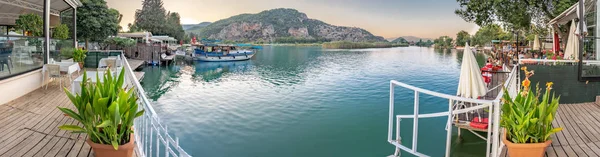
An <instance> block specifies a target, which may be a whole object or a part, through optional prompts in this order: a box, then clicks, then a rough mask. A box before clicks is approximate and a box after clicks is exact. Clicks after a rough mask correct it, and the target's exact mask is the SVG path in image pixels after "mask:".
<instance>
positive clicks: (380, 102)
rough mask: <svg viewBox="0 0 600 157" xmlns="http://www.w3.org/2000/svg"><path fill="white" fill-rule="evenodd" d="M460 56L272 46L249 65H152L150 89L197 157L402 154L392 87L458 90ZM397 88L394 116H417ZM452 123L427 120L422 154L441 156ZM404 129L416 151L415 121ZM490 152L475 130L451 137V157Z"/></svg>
mask: <svg viewBox="0 0 600 157" xmlns="http://www.w3.org/2000/svg"><path fill="white" fill-rule="evenodd" d="M476 58H477V60H478V62H479V63H480V64H481V63H482V62H484V61H485V55H483V54H476ZM461 60H462V52H457V51H456V50H436V49H432V48H420V47H401V48H384V49H361V50H325V49H322V48H321V47H301V46H299V47H294V46H265V47H264V48H263V50H260V51H259V52H258V54H257V55H255V56H254V58H252V59H251V60H248V61H240V62H215V63H209V62H193V61H179V62H176V63H175V64H174V65H170V66H163V67H145V68H144V69H143V71H144V72H146V74H145V78H144V80H143V81H142V84H143V87H144V89H145V90H146V92H147V95H148V96H149V98H150V99H151V101H152V105H153V107H154V109H155V110H156V112H157V113H158V114H159V116H160V118H162V120H163V121H164V122H165V123H166V124H168V129H169V131H170V133H171V134H172V135H174V136H177V137H180V143H181V145H182V147H183V148H184V149H185V150H186V151H187V152H188V153H189V154H191V155H193V156H210V157H231V156H244V157H245V156H248V157H279V156H286V157H308V156H310V157H333V156H340V157H342V156H343V157H382V156H388V155H391V154H392V153H393V152H394V147H393V146H392V145H391V144H389V143H388V142H387V129H388V126H387V125H388V112H389V111H388V108H389V107H388V103H389V81H390V80H397V81H401V82H405V83H408V84H411V85H414V86H417V87H421V88H425V89H429V90H433V91H437V92H442V93H446V94H456V88H457V84H458V77H459V71H460V64H461ZM395 92H396V94H395V98H396V100H395V101H396V103H395V108H396V113H397V114H412V112H413V107H412V105H413V101H414V100H413V93H411V92H410V91H409V90H406V89H396V91H395ZM420 103H421V107H420V112H421V113H431V112H441V111H445V110H446V111H447V109H448V106H447V105H448V102H447V100H442V99H436V98H432V97H429V96H426V95H421V98H420ZM445 121H446V118H431V119H422V120H420V121H419V129H420V132H419V144H418V147H419V149H418V150H419V152H421V153H424V154H427V155H430V156H443V154H444V148H445V139H446V131H445V130H444V127H445ZM401 126H402V132H401V133H402V137H403V143H407V145H408V146H410V143H411V140H412V137H411V135H412V120H411V119H406V120H403V121H402V125H401ZM464 132H466V131H463V133H464ZM454 133H455V135H454V136H453V138H454V139H456V138H457V136H456V131H454ZM484 152H485V141H483V140H481V139H479V138H477V137H475V136H474V135H472V134H468V133H464V135H463V138H462V140H454V141H453V147H452V155H453V156H483V155H484ZM403 156H408V155H407V153H404V154H403Z"/></svg>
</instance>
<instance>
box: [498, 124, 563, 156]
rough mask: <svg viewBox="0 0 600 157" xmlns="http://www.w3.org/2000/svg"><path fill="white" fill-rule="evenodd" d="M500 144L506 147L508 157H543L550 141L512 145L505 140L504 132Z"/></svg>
mask: <svg viewBox="0 0 600 157" xmlns="http://www.w3.org/2000/svg"><path fill="white" fill-rule="evenodd" d="M502 142H503V143H504V144H505V145H506V148H507V149H508V156H510V157H543V156H544V153H545V152H546V148H547V147H548V146H549V145H550V144H551V143H552V140H548V141H546V142H544V143H512V142H511V141H509V140H507V139H506V130H504V136H502Z"/></svg>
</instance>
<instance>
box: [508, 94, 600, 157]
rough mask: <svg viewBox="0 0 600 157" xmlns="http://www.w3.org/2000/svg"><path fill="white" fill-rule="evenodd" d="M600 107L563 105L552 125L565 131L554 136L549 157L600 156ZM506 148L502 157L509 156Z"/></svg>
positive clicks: (592, 104)
mask: <svg viewBox="0 0 600 157" xmlns="http://www.w3.org/2000/svg"><path fill="white" fill-rule="evenodd" d="M599 115H600V105H597V104H595V103H581V104H561V105H560V106H559V108H558V111H557V113H556V117H555V119H554V122H552V125H554V126H555V127H562V128H563V130H562V131H561V132H558V133H557V134H554V135H552V145H551V146H550V147H548V148H547V149H546V156H548V157H555V156H556V157H563V156H576V157H577V156H578V157H586V156H589V157H595V156H600V116H599ZM506 151H507V150H506V147H505V148H504V149H503V150H502V154H501V156H503V157H504V156H508V155H507V153H506Z"/></svg>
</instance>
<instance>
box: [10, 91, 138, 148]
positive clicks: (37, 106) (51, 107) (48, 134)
mask: <svg viewBox="0 0 600 157" xmlns="http://www.w3.org/2000/svg"><path fill="white" fill-rule="evenodd" d="M67 89H68V87H67ZM57 106H60V107H68V108H71V109H74V106H73V105H72V104H71V102H70V100H69V99H68V98H67V96H66V95H65V93H64V92H63V91H62V90H61V88H59V85H58V83H56V82H52V83H51V84H50V85H49V86H48V89H44V88H38V89H36V90H35V91H33V92H31V93H28V94H27V95H24V96H22V97H20V98H18V99H16V100H13V101H11V102H8V103H6V104H2V105H0V143H1V147H0V156H2V157H4V156H7V157H13V156H68V157H85V156H94V152H93V151H91V148H90V146H89V145H88V144H86V143H85V139H87V135H86V134H71V133H69V132H67V131H64V130H60V129H58V126H60V125H63V124H74V125H78V124H79V123H78V122H76V121H74V120H73V119H72V118H68V117H66V116H64V115H63V113H62V112H61V111H59V110H58V109H57V108H56V107H57ZM134 156H137V155H134Z"/></svg>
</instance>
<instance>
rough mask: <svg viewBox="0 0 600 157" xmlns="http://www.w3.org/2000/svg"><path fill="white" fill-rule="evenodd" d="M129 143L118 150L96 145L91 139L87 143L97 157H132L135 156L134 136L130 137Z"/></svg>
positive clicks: (109, 146) (110, 146)
mask: <svg viewBox="0 0 600 157" xmlns="http://www.w3.org/2000/svg"><path fill="white" fill-rule="evenodd" d="M129 139H130V140H129V142H128V143H125V144H124V145H120V146H119V148H118V149H117V150H115V148H114V147H113V146H112V145H106V144H99V143H94V142H92V140H91V139H90V138H88V139H87V141H85V142H86V143H88V144H89V145H90V147H92V150H93V151H94V153H95V154H96V156H97V157H131V156H132V155H133V148H134V144H133V143H134V141H135V137H134V136H133V134H130V135H129Z"/></svg>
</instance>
